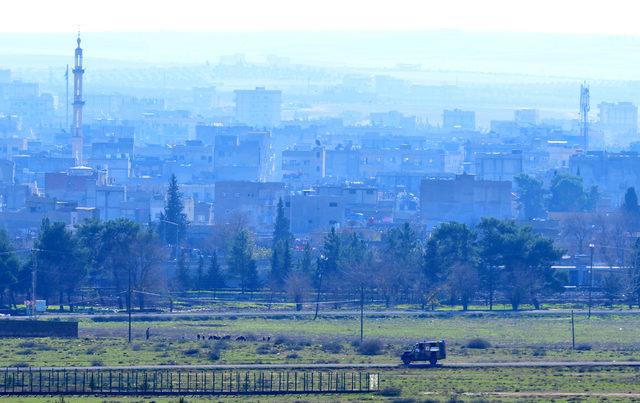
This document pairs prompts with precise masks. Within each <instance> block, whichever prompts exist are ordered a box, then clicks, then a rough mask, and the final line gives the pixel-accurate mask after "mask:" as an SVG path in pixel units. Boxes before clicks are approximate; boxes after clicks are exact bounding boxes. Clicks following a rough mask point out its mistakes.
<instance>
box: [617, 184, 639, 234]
mask: <svg viewBox="0 0 640 403" xmlns="http://www.w3.org/2000/svg"><path fill="white" fill-rule="evenodd" d="M620 210H621V213H622V215H623V216H624V219H625V222H626V224H627V225H626V229H627V231H629V232H634V231H636V230H637V229H638V228H639V227H640V206H638V195H637V194H636V189H635V188H634V187H633V186H632V187H630V188H628V189H627V191H626V193H625V195H624V202H623V203H622V206H621V209H620Z"/></svg>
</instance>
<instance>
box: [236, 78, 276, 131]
mask: <svg viewBox="0 0 640 403" xmlns="http://www.w3.org/2000/svg"><path fill="white" fill-rule="evenodd" d="M235 100H236V107H235V118H236V121H237V122H238V123H241V124H245V125H249V126H251V127H254V128H257V129H265V128H273V127H277V126H280V120H281V110H282V92H281V91H279V90H266V89H265V88H264V87H256V89H255V90H236V91H235Z"/></svg>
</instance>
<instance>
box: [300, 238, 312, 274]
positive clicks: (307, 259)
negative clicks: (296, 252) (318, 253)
mask: <svg viewBox="0 0 640 403" xmlns="http://www.w3.org/2000/svg"><path fill="white" fill-rule="evenodd" d="M312 264H313V261H312V257H311V245H309V242H307V243H305V244H304V249H303V250H302V259H300V261H299V262H298V266H299V268H298V270H299V271H300V272H302V273H304V274H305V275H306V276H307V277H309V276H311V270H312V268H311V265H312Z"/></svg>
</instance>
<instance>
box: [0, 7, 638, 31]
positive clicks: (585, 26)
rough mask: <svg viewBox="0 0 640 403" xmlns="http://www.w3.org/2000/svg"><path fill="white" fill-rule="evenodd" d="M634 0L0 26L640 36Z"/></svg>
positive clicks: (116, 14) (69, 13)
mask: <svg viewBox="0 0 640 403" xmlns="http://www.w3.org/2000/svg"><path fill="white" fill-rule="evenodd" d="M638 11H640V5H639V4H638V2H637V1H636V0H606V1H603V0H526V1H524V0H436V1H434V0H358V1H356V0H321V1H320V0H73V1H72V0H3V1H2V4H1V10H0V32H72V31H75V30H77V29H78V28H80V29H81V30H83V31H156V30H167V31H238V30H345V29H353V30H439V29H463V30H471V31H474V30H481V31H518V32H553V33H591V34H600V33H602V34H622V35H640V23H638V15H639V13H638Z"/></svg>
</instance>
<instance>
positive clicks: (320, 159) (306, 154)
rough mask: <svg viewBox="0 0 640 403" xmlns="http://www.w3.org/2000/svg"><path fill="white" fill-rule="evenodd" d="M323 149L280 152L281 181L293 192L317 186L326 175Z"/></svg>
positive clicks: (297, 149) (318, 147) (319, 147)
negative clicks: (293, 190)
mask: <svg viewBox="0 0 640 403" xmlns="http://www.w3.org/2000/svg"><path fill="white" fill-rule="evenodd" d="M326 161H327V158H326V152H325V149H324V147H321V146H316V147H313V148H299V147H296V148H294V149H292V150H284V151H283V152H282V181H283V182H285V183H287V185H289V187H291V188H292V189H295V190H301V189H303V188H305V187H307V188H308V187H310V186H312V185H318V184H320V182H321V181H322V180H323V179H324V177H325V175H326Z"/></svg>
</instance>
